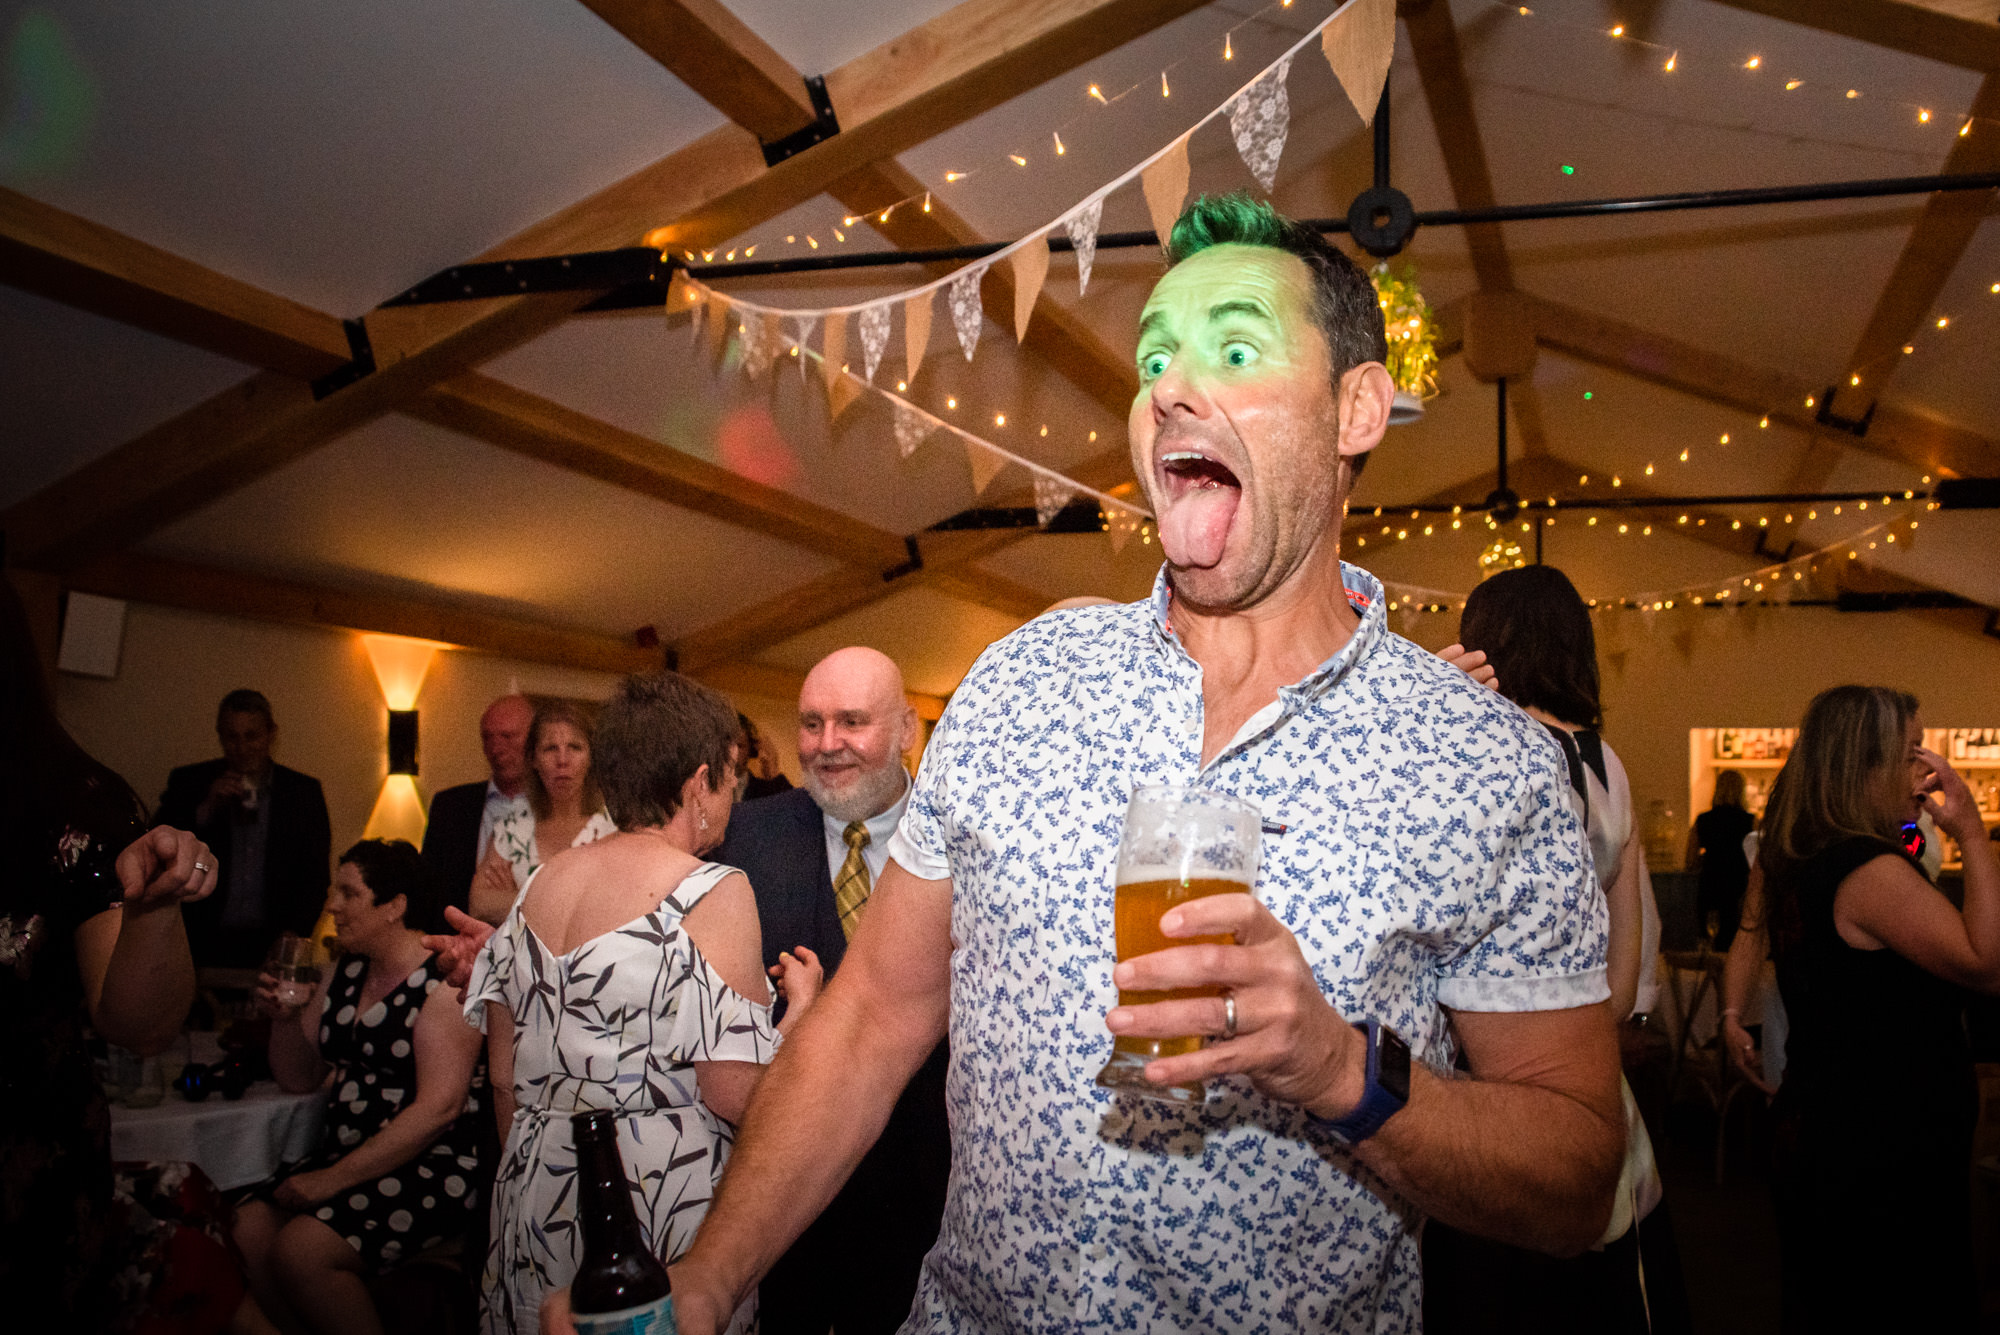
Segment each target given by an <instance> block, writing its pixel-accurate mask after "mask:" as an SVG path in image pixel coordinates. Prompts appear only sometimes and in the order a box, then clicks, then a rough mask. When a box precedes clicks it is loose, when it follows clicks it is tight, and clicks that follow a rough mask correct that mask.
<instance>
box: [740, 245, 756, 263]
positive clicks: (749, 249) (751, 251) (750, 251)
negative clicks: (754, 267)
mask: <svg viewBox="0 0 2000 1335" xmlns="http://www.w3.org/2000/svg"><path fill="white" fill-rule="evenodd" d="M756 253H757V247H755V246H745V247H744V248H743V258H744V259H746V260H747V259H749V258H750V257H751V256H752V255H755V254H756Z"/></svg>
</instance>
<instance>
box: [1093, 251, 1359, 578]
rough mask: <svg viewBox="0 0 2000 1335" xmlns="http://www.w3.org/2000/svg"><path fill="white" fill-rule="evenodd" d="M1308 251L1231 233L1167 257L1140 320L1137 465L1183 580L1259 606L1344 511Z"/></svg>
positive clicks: (1134, 423)
mask: <svg viewBox="0 0 2000 1335" xmlns="http://www.w3.org/2000/svg"><path fill="white" fill-rule="evenodd" d="M1310 292H1311V274H1310V272H1309V271H1308V270H1307V268H1306V266H1305V263H1304V261H1302V260H1300V259H1299V258H1298V257H1297V256H1294V255H1290V254H1287V253H1285V252H1284V251H1281V250H1274V249H1271V248H1269V247H1264V246H1241V245H1222V246H1215V247H1212V248H1210V249H1208V250H1204V251H1201V252H1200V253H1198V254H1196V255H1194V256H1192V257H1191V258H1189V259H1187V260H1185V261H1183V262H1182V263H1180V264H1178V265H1176V266H1174V267H1173V268H1172V269H1170V270H1168V271H1167V274H1166V276H1165V277H1164V278H1162V279H1161V280H1160V282H1159V285H1158V286H1156V287H1155V288H1154V289H1153V293H1152V295H1151V296H1150V297H1149V298H1147V301H1146V307H1145V312H1144V314H1143V315H1142V316H1141V317H1140V322H1139V347H1138V359H1139V394H1138V397H1137V398H1136V399H1134V400H1133V403H1132V413H1131V418H1130V420H1129V423H1128V426H1129V428H1130V432H1131V441H1132V467H1133V471H1134V472H1135V474H1136V475H1137V476H1138V477H1139V479H1140V481H1141V483H1142V484H1143V485H1144V487H1145V488H1146V493H1147V495H1148V497H1149V498H1150V499H1151V501H1152V503H1153V512H1154V514H1156V515H1157V516H1158V517H1159V533H1160V546H1161V548H1162V550H1163V551H1164V552H1165V553H1166V557H1167V561H1168V563H1169V564H1170V566H1171V567H1172V572H1173V581H1174V588H1175V591H1176V593H1177V594H1178V595H1179V596H1180V597H1183V598H1186V599H1188V600H1189V601H1191V602H1193V603H1195V604H1197V605H1199V606H1205V607H1215V608H1240V607H1247V606H1250V605H1252V604H1254V603H1256V602H1258V601H1259V600H1261V599H1262V598H1263V597H1265V596H1266V595H1268V594H1269V593H1270V592H1271V590H1273V589H1274V588H1276V587H1277V586H1278V585H1279V584H1281V583H1282V582H1283V581H1284V580H1285V579H1286V578H1287V577H1288V576H1289V575H1290V574H1291V573H1292V572H1293V571H1295V570H1297V569H1298V567H1299V565H1300V564H1301V563H1302V562H1303V561H1304V560H1305V558H1306V556H1307V555H1308V554H1309V553H1310V552H1311V550H1312V549H1313V547H1314V545H1315V544H1316V543H1318V542H1319V541H1321V540H1322V539H1323V538H1325V537H1326V536H1327V535H1328V532H1329V528H1330V526H1331V525H1332V524H1334V523H1335V522H1336V520H1337V518H1338V514H1339V504H1340V494H1339V487H1340V481H1339V456H1338V453H1337V450H1336V442H1337V440H1338V437H1339V421H1338V409H1337V405H1336V402H1335V398H1334V389H1333V385H1332V362H1331V354H1330V353H1329V351H1328V349H1327V345H1326V339H1325V336H1324V335H1322V334H1321V332H1320V330H1319V327H1318V326H1317V325H1316V324H1315V323H1314V322H1313V319H1312V315H1311V310H1310V306H1309V301H1310Z"/></svg>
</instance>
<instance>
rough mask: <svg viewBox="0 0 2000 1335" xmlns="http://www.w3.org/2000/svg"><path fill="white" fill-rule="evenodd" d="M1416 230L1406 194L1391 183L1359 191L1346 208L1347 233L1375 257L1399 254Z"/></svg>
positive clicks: (1414, 214)
mask: <svg viewBox="0 0 2000 1335" xmlns="http://www.w3.org/2000/svg"><path fill="white" fill-rule="evenodd" d="M1378 220H1379V221H1378ZM1416 230H1417V211H1416V209H1415V207H1413V206H1412V205H1411V203H1410V197H1409V196H1408V195H1406V194H1404V193H1403V192H1402V191H1400V190H1398V189H1396V187H1394V186H1392V185H1379V186H1374V187H1372V188H1370V189H1367V190H1363V191H1362V192H1361V193H1360V194H1358V195H1356V196H1355V197H1354V202H1353V203H1352V204H1350V205H1348V207H1347V231H1348V234H1349V235H1351V236H1352V237H1353V238H1354V243H1355V244H1356V245H1358V246H1360V247H1361V248H1362V249H1363V250H1365V251H1367V252H1368V253H1369V254H1370V255H1374V256H1376V257H1377V258H1379V259H1387V258H1388V257H1389V256H1391V255H1395V254H1399V253H1401V251H1402V249H1403V247H1404V246H1407V245H1409V244H1410V238H1411V237H1412V236H1414V235H1415V234H1416Z"/></svg>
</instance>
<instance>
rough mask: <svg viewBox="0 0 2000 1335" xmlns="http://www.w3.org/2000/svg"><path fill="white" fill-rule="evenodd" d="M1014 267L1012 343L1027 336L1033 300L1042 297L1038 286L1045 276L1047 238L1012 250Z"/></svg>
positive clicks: (1033, 309) (1040, 237) (1047, 272)
mask: <svg viewBox="0 0 2000 1335" xmlns="http://www.w3.org/2000/svg"><path fill="white" fill-rule="evenodd" d="M1009 258H1010V259H1011V260H1012V261H1013V264H1014V341H1015V342H1016V343H1020V342H1023V341H1025V340H1026V339H1027V337H1028V320H1029V318H1030V317H1031V316H1033V315H1034V313H1035V299H1036V298H1037V297H1039V296H1041V295H1042V283H1043V282H1044V281H1046V280H1047V278H1048V276H1049V239H1048V237H1046V236H1038V237H1036V238H1035V239H1034V240H1033V241H1030V242H1028V243H1027V244H1026V245H1024V246H1021V247H1019V248H1018V249H1016V250H1015V251H1014V253H1013V255H1011V256H1010V257H1009Z"/></svg>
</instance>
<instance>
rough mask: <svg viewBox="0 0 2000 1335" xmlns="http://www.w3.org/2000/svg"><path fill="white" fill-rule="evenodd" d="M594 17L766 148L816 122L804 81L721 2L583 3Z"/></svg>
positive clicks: (609, 0) (603, 0) (630, 0)
mask: <svg viewBox="0 0 2000 1335" xmlns="http://www.w3.org/2000/svg"><path fill="white" fill-rule="evenodd" d="M583 3H584V4H586V5H588V6H589V7H590V10H591V12H592V13H594V14H596V15H597V16H598V17H599V18H601V19H603V20H604V21H605V22H606V23H608V24H610V25H611V26H612V27H613V28H616V29H617V30H618V32H619V34H620V35H621V36H623V37H624V38H625V39H626V40H627V41H629V42H631V43H632V45H634V46H636V47H638V48H639V49H640V50H641V51H644V52H645V53H646V54H647V55H649V56H651V57H652V58H653V59H654V60H656V61H658V62H659V63H660V64H662V65H664V66H665V67H666V68H667V71H668V72H669V73H671V74H672V75H673V76H674V77H675V78H677V79H679V80H680V81H681V82H682V83H684V84H686V85H687V86H688V87H690V88H692V89H694V91H695V92H697V93H699V94H700V95H701V96H702V99H703V100H704V101H706V102H707V103H708V104H709V105H710V106H712V107H714V108H715V109H716V110H717V111H719V112H721V113H722V114H723V115H725V116H727V117H729V119H730V120H732V121H734V122H735V123H736V124H738V125H740V126H742V127H743V128H744V129H746V130H748V131H750V133H752V134H754V135H756V136H757V138H758V139H760V140H762V141H763V142H765V143H770V142H772V141H774V140H778V139H782V138H784V137H785V136H786V135H788V134H791V133H792V132H793V131H795V130H802V129H804V128H805V127H806V126H808V125H810V124H812V122H813V120H814V119H815V117H814V114H813V107H812V101H811V99H810V98H808V97H807V95H806V86H805V80H804V79H803V78H801V77H800V75H799V72H798V71H797V70H795V69H793V68H792V67H791V65H790V64H789V63H787V61H786V60H785V58H784V57H783V56H781V55H779V54H778V53H777V52H776V51H774V50H772V49H771V45H770V43H768V42H766V41H765V40H764V39H763V38H761V37H759V36H758V35H757V34H756V33H755V32H753V31H752V30H751V28H750V25H749V24H747V23H745V22H744V21H743V20H742V19H739V18H737V17H736V15H735V14H733V13H731V12H730V11H729V9H728V8H727V7H725V6H724V5H722V4H720V3H718V0H583Z"/></svg>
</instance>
